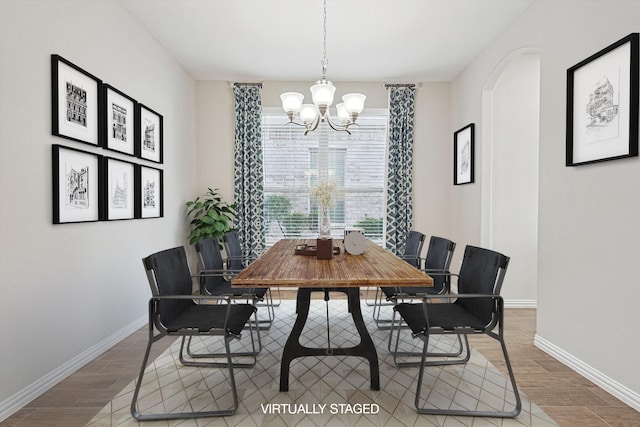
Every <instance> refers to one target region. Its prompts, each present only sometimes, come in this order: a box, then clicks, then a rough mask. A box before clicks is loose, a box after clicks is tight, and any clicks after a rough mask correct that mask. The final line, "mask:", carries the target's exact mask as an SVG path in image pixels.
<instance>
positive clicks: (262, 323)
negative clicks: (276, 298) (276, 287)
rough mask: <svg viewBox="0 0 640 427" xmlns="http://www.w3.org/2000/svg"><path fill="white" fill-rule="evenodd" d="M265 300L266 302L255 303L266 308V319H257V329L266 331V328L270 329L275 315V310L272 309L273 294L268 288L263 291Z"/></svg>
mask: <svg viewBox="0 0 640 427" xmlns="http://www.w3.org/2000/svg"><path fill="white" fill-rule="evenodd" d="M278 292H279V291H278ZM265 300H266V302H265V303H264V304H256V306H260V307H266V308H267V314H268V318H267V319H260V320H258V321H257V323H258V329H260V330H261V331H266V330H269V329H271V325H272V324H273V319H275V317H276V311H275V309H274V304H273V296H272V294H271V289H269V290H268V291H267V292H266V293H265Z"/></svg>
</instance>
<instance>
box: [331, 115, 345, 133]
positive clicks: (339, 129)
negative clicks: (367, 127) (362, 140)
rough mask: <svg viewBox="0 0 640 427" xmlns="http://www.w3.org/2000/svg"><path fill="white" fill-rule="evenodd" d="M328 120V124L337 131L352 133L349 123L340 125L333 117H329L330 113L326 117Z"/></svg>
mask: <svg viewBox="0 0 640 427" xmlns="http://www.w3.org/2000/svg"><path fill="white" fill-rule="evenodd" d="M326 121H327V124H328V125H329V127H330V128H331V129H333V130H335V131H337V132H346V133H347V134H349V135H351V132H350V131H349V129H348V128H349V125H348V124H347V125H339V124H336V123H334V122H333V120H331V117H329V115H327V117H326Z"/></svg>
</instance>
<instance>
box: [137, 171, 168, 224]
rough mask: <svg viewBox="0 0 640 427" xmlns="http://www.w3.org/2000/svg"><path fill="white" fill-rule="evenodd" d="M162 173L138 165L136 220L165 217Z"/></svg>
mask: <svg viewBox="0 0 640 427" xmlns="http://www.w3.org/2000/svg"><path fill="white" fill-rule="evenodd" d="M162 178H163V176H162V171H161V170H160V169H156V168H151V167H147V166H142V165H136V194H135V198H136V218H160V217H162V216H163V214H164V211H163V206H162V202H163V200H162V195H163V182H162Z"/></svg>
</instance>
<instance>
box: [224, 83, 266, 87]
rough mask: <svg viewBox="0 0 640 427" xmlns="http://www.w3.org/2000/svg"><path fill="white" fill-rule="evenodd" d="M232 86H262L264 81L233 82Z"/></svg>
mask: <svg viewBox="0 0 640 427" xmlns="http://www.w3.org/2000/svg"><path fill="white" fill-rule="evenodd" d="M231 86H236V87H240V86H249V87H251V86H258V87H262V83H237V82H236V83H231Z"/></svg>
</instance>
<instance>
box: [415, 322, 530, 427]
mask: <svg viewBox="0 0 640 427" xmlns="http://www.w3.org/2000/svg"><path fill="white" fill-rule="evenodd" d="M487 335H489V336H491V337H492V338H494V339H496V340H498V341H499V342H500V346H501V348H502V354H503V355H504V360H505V363H506V365H507V371H508V372H509V379H510V381H511V387H512V389H513V393H514V396H515V398H516V404H515V406H514V408H513V409H512V410H511V411H463V410H456V409H436V408H426V407H423V406H422V405H421V404H420V392H421V391H422V381H423V377H424V368H425V366H429V365H432V364H431V363H429V362H427V361H426V358H427V347H428V341H429V339H428V337H427V338H426V339H425V340H424V347H423V350H422V358H421V362H422V363H421V366H420V372H419V373H418V383H417V386H416V397H415V407H416V411H418V413H420V414H430V415H453V416H471V417H498V418H514V417H517V416H518V415H519V414H520V411H521V410H522V401H521V400H520V393H519V392H518V386H517V385H516V379H515V376H514V375H513V369H512V368H511V362H510V360H509V355H508V354H507V347H506V345H505V342H504V339H503V338H502V334H500V335H497V334H492V333H489V334H487ZM465 341H466V342H467V346H468V340H467V335H466V334H465Z"/></svg>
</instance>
